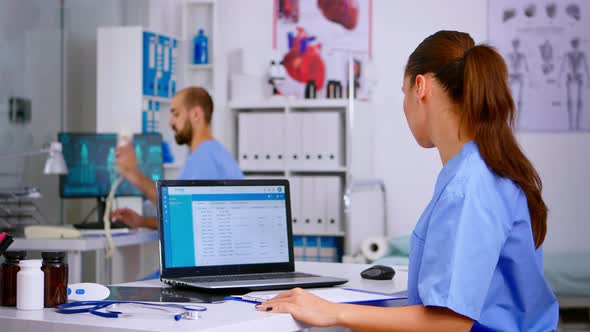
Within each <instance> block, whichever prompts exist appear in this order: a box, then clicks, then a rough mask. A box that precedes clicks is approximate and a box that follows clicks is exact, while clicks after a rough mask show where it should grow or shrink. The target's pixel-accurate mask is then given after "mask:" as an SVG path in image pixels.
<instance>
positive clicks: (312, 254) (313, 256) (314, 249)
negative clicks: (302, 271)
mask: <svg viewBox="0 0 590 332" xmlns="http://www.w3.org/2000/svg"><path fill="white" fill-rule="evenodd" d="M319 257H320V248H319V241H318V236H306V237H305V249H304V259H303V260H305V261H315V262H317V261H318V260H319Z"/></svg>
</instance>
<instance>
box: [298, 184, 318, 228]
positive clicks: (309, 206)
mask: <svg viewBox="0 0 590 332" xmlns="http://www.w3.org/2000/svg"><path fill="white" fill-rule="evenodd" d="M314 192H315V188H314V178H313V177H311V176H302V177H301V193H302V195H301V217H302V221H303V223H302V227H301V230H302V232H304V233H310V232H312V231H313V229H314V227H313V220H314V207H315V204H314V200H315V197H314Z"/></svg>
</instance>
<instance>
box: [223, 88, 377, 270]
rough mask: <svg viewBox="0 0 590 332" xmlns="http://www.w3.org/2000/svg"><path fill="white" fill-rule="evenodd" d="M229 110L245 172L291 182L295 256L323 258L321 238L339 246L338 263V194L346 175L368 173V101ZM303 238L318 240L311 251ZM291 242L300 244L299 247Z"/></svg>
mask: <svg viewBox="0 0 590 332" xmlns="http://www.w3.org/2000/svg"><path fill="white" fill-rule="evenodd" d="M229 108H230V110H231V111H232V113H233V114H234V121H235V122H234V123H235V128H236V132H237V133H238V134H237V135H236V144H235V146H236V151H234V153H235V156H236V159H237V160H238V161H239V163H240V166H241V167H242V170H243V171H244V174H245V175H246V176H247V177H251V178H265V177H274V178H277V177H279V178H283V177H284V178H287V179H289V180H290V183H291V207H292V219H293V220H292V222H293V232H294V236H295V237H294V242H295V248H296V252H295V255H296V256H297V257H299V259H304V260H308V259H311V260H329V258H327V259H326V258H325V257H324V256H323V255H322V253H321V251H322V250H323V249H322V248H323V246H322V245H321V243H323V242H325V241H327V242H330V241H331V242H332V243H336V244H337V245H338V248H336V251H335V252H334V251H332V252H331V254H332V255H337V256H338V257H337V260H339V259H340V257H339V256H341V255H342V253H344V251H345V250H344V245H345V243H346V242H348V241H349V240H350V239H351V236H352V234H350V233H348V232H347V229H348V228H349V225H348V223H349V221H348V220H347V215H346V214H345V211H344V209H345V204H344V199H343V198H344V194H345V192H346V191H347V190H348V186H349V185H350V184H351V183H352V181H353V179H355V178H370V177H372V176H373V150H372V147H373V142H372V132H373V128H374V124H373V118H374V117H373V114H372V109H371V105H370V104H369V103H366V102H359V101H349V100H345V99H327V100H322V99H318V100H294V99H269V100H265V101H261V102H243V103H240V102H232V103H230V104H229ZM261 135H262V136H261ZM253 137H254V138H253ZM298 146H299V147H300V149H299V150H298ZM250 148H251V149H253V150H252V151H250V150H248V149H250ZM322 148H323V150H322ZM256 149H258V150H256ZM297 151H299V152H297ZM317 202H319V203H317ZM308 205H309V206H308ZM330 211H331V212H330ZM304 240H305V241H311V242H313V243H314V244H315V243H317V249H318V251H317V255H316V251H312V252H311V254H310V253H308V252H307V250H308V248H306V245H305V243H302V241H304ZM328 240H329V241H328ZM298 245H300V246H303V247H304V248H303V249H301V250H299V251H298ZM310 257H311V258H310Z"/></svg>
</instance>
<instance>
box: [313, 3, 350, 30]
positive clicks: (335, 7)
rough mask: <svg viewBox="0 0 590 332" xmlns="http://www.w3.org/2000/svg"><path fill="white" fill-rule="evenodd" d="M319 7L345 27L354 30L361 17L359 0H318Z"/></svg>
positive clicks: (331, 19)
mask: <svg viewBox="0 0 590 332" xmlns="http://www.w3.org/2000/svg"><path fill="white" fill-rule="evenodd" d="M318 7H319V8H320V11H321V12H322V14H324V16H325V17H326V18H327V19H328V20H330V21H332V22H335V23H338V24H340V25H342V26H343V27H344V28H345V29H348V30H353V29H354V28H355V27H356V24H357V22H358V17H359V4H358V1H357V0H318Z"/></svg>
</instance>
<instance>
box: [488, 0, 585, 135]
mask: <svg viewBox="0 0 590 332" xmlns="http://www.w3.org/2000/svg"><path fill="white" fill-rule="evenodd" d="M488 5H489V11H488V12H489V17H488V22H489V30H488V32H489V41H490V43H491V44H492V45H493V46H495V47H496V48H497V49H498V50H499V51H500V53H501V54H502V55H503V57H504V59H505V60H506V64H507V65H508V71H509V83H510V89H511V91H512V96H513V98H514V103H515V106H516V129H517V130H519V131H569V132H572V131H590V68H589V66H590V64H589V61H590V59H589V57H590V1H585V0H552V1H522V0H517V1H515V0H489V2H488Z"/></svg>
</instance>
